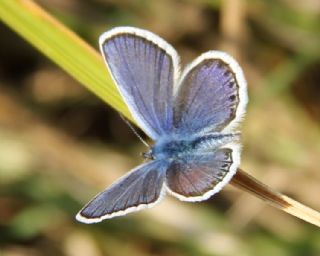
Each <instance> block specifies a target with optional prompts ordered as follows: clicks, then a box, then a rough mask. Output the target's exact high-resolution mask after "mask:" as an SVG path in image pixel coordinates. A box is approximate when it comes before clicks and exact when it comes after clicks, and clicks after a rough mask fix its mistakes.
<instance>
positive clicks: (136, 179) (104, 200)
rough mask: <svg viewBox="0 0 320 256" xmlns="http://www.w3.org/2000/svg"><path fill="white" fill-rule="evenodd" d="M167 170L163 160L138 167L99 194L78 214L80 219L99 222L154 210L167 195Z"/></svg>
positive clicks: (85, 221) (86, 221)
mask: <svg viewBox="0 0 320 256" xmlns="http://www.w3.org/2000/svg"><path fill="white" fill-rule="evenodd" d="M165 171H166V163H165V162H162V161H152V162H148V163H146V164H143V165H141V166H138V167H137V168H136V169H134V170H133V171H131V172H130V173H128V174H127V175H125V176H124V177H122V178H121V179H120V180H119V181H117V182H115V183H114V184H112V185H111V186H110V187H109V188H107V189H106V190H105V191H103V192H102V193H100V194H98V195H97V196H96V197H95V198H94V199H93V200H92V201H91V202H89V203H88V204H87V205H86V206H85V207H84V208H83V209H82V210H81V211H80V212H79V213H78V215H77V216H76V218H77V220H79V221H81V222H84V223H96V222H100V221H102V220H104V219H110V218H113V217H116V216H121V215H125V214H127V213H129V212H133V211H138V210H141V209H144V208H146V207H152V206H153V205H155V204H156V203H157V202H159V201H160V199H161V198H162V196H163V195H164V193H163V192H164V190H163V183H164V179H165Z"/></svg>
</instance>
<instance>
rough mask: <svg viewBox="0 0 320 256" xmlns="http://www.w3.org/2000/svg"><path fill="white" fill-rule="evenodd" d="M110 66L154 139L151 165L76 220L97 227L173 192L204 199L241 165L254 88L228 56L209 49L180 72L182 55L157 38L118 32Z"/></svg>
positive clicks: (107, 42)
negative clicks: (242, 125)
mask: <svg viewBox="0 0 320 256" xmlns="http://www.w3.org/2000/svg"><path fill="white" fill-rule="evenodd" d="M99 43H100V50H101V52H102V54H103V57H104V60H105V63H106V65H107V67H108V69H109V71H110V74H111V75H112V78H113V79H114V82H115V84H116V85H117V87H118V90H119V93H120V94H121V95H122V97H123V99H124V101H125V102H126V103H127V106H128V108H129V110H130V112H131V114H132V116H133V118H134V119H135V121H136V122H137V123H138V124H139V126H140V128H141V129H142V130H143V131H144V132H145V133H146V134H147V135H148V136H149V137H150V138H151V139H152V140H153V141H154V142H155V143H154V145H153V146H152V147H151V149H150V151H149V152H147V153H144V154H143V155H144V157H145V158H146V159H147V160H149V161H147V162H145V163H143V164H141V165H139V166H138V167H136V168H134V169H133V170H132V171H130V172H128V173H127V174H126V175H125V176H123V177H122V178H120V179H119V180H118V181H116V182H115V183H113V184H111V186H109V187H108V188H107V189H106V190H105V191H103V192H101V193H100V194H98V195H97V196H96V197H95V198H94V199H92V200H91V201H90V202H89V203H88V204H87V205H86V206H85V207H84V208H83V209H82V210H81V211H80V212H79V213H78V215H77V219H78V220H79V221H82V222H85V223H95V222H99V221H102V220H104V219H109V218H113V217H116V216H121V215H125V214H127V213H129V212H133V211H137V210H140V209H143V208H146V207H152V206H153V205H155V204H156V203H158V202H159V201H160V200H161V199H162V198H163V196H164V195H165V194H166V193H169V194H171V195H173V196H175V197H177V198H178V199H180V200H183V201H190V202H194V201H202V200H205V199H208V198H209V197H211V196H212V195H213V194H215V193H217V192H219V191H220V190H221V189H222V188H223V187H224V186H225V185H226V184H227V183H228V182H229V181H230V179H231V178H232V176H233V175H234V174H235V173H236V171H237V169H238V167H239V165H240V151H241V146H240V144H239V138H240V134H239V132H237V131H236V128H237V126H238V123H239V122H240V121H241V120H242V118H243V116H244V114H245V108H246V104H247V101H248V98H247V84H246V81H245V78H244V75H243V72H242V70H241V68H240V66H239V65H238V63H237V62H236V61H235V60H234V59H233V58H232V57H231V56H229V55H228V54H226V53H223V52H219V51H209V52H206V53H204V54H202V55H200V56H199V57H198V58H196V59H195V60H194V61H193V62H192V63H191V64H189V65H188V66H187V67H186V68H185V69H184V70H183V71H182V72H181V73H180V61H179V55H178V54H177V52H176V51H175V49H174V48H173V47H172V46H171V45H169V44H168V43H167V42H165V41H164V40H163V39H162V38H160V37H158V36H157V35H155V34H153V33H151V32H149V31H146V30H142V29H138V28H132V27H118V28H114V29H112V30H110V31H107V32H106V33H104V34H103V35H102V36H101V37H100V40H99Z"/></svg>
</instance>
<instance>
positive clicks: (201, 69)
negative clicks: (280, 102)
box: [174, 51, 248, 134]
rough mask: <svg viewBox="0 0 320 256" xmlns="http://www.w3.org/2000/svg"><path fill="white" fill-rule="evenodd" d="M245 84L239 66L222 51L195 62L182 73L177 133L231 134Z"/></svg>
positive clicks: (239, 115) (244, 97)
mask: <svg viewBox="0 0 320 256" xmlns="http://www.w3.org/2000/svg"><path fill="white" fill-rule="evenodd" d="M247 101H248V98H247V84H246V81H245V78H244V75H243V72H242V70H241V68H240V66H239V65H238V63H237V62H236V61H235V60H234V59H233V58H232V57H230V56H229V55H227V54H226V53H223V52H217V51H210V52H207V53H204V54H202V55H201V56H200V57H198V58H197V59H195V60H194V61H193V62H192V63H191V64H190V65H189V66H188V67H187V68H186V70H185V71H184V73H183V74H182V77H181V80H180V83H179V85H178V89H177V93H176V96H175V103H174V126H175V127H176V128H177V133H180V134H194V133H206V132H212V131H213V132H230V131H232V129H233V128H235V126H236V125H237V123H238V122H239V121H240V120H241V118H242V116H243V115H244V113H245V108H246V104H247Z"/></svg>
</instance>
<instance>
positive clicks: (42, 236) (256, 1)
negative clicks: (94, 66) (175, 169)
mask: <svg viewBox="0 0 320 256" xmlns="http://www.w3.org/2000/svg"><path fill="white" fill-rule="evenodd" d="M37 3H39V4H40V5H41V6H42V7H44V8H45V9H46V10H47V11H49V12H50V13H51V14H53V15H54V16H55V17H57V18H58V19H59V20H60V21H62V22H63V23H64V24H66V26H68V27H69V28H71V29H72V30H74V31H75V32H76V33H77V34H79V35H80V36H81V37H82V38H84V39H85V40H86V41H88V42H89V43H90V44H91V45H93V46H94V47H95V48H96V49H97V48H98V45H97V42H98V37H99V35H100V34H101V33H103V32H104V31H106V30H108V29H110V28H112V27H114V26H119V25H131V26H137V27H141V28H145V29H148V30H151V31H153V32H154V33H156V34H159V35H160V36H161V37H163V38H165V39H166V40H167V41H168V42H170V43H171V44H172V45H173V46H174V47H176V48H177V50H178V52H179V53H180V55H181V56H182V61H183V63H184V64H186V63H188V62H190V61H191V60H192V59H193V58H195V57H196V56H197V55H199V54H200V53H202V52H204V51H208V50H212V49H216V50H224V51H227V52H229V53H230V54H231V55H233V56H234V57H235V58H236V59H237V60H238V61H239V62H240V64H241V66H242V67H243V69H244V72H245V75H246V77H247V80H248V83H249V94H250V102H249V106H248V114H247V116H246V119H245V122H244V124H243V126H242V128H243V129H242V131H243V143H244V149H243V154H242V168H243V169H244V170H246V171H247V172H249V173H251V174H252V175H253V176H255V177H257V178H258V179H259V180H261V181H263V182H264V183H266V184H268V185H269V186H270V187H273V188H275V189H277V190H278V191H281V192H283V193H285V194H287V195H289V196H292V197H293V198H295V199H297V200H299V201H301V202H303V203H305V204H306V205H308V206H311V207H313V208H315V209H318V210H320V200H319V195H320V172H319V160H320V126H319V123H320V2H319V1H318V0H304V1H300V0H271V1H263V0H247V1H245V0H225V1H214V0H162V1H145V0H136V1H133V0H121V1H119V0H90V1H85V0H69V1H64V0H39V1H37ZM0 38H1V40H0V44H1V47H0V141H1V142H0V255H1V256H2V255H5V256H22V255H23V256H38V255H49V256H50V255H64V256H101V255H116V256H122V255H123V256H125V255H132V256H134V255H142V256H147V255H163V256H181V255H200V256H201V255H223V256H224V255H225V256H227V255H230V256H231V255H233V256H234V255H237V256H242V255H243V256H246V255H262V256H264V255H275V256H278V255H279V256H287V255H294V256H298V255H303V256H305V255H320V232H319V229H318V228H316V227H314V226H312V225H310V224H307V223H305V222H303V221H300V220H298V219H295V218H294V217H292V216H289V215H287V214H285V213H282V212H280V211H279V210H276V209H274V208H272V207H270V206H268V205H266V204H265V203H264V202H262V201H260V200H259V199H257V198H255V197H253V196H251V195H248V194H247V193H244V192H242V191H240V190H238V189H235V188H233V187H232V186H230V185H228V186H226V188H225V189H224V190H223V191H222V192H220V193H219V194H218V195H216V196H214V197H213V198H211V199H209V200H208V201H206V202H201V203H194V204H191V203H183V202H180V201H178V200H176V199H173V198H170V197H167V198H166V199H165V200H164V201H163V202H162V203H161V204H159V205H158V206H156V207H154V208H153V209H150V210H145V211H142V212H139V213H135V214H131V215H128V216H125V217H121V218H116V219H112V220H108V221H104V222H103V223H100V224H96V225H85V224H81V223H78V222H76V221H75V219H74V216H75V214H76V213H77V212H78V210H79V209H80V208H81V207H82V206H83V204H84V203H86V202H87V201H88V200H89V199H91V197H92V196H94V195H95V194H96V193H97V192H99V191H101V190H102V189H103V188H105V187H106V186H108V185H109V184H110V183H112V182H113V181H114V180H115V179H117V178H118V177H120V176H121V175H123V174H124V173H125V172H127V171H128V170H130V169H131V168H132V167H134V166H135V165H137V164H138V163H140V162H141V161H142V159H141V157H140V152H142V151H144V150H145V148H144V146H143V145H142V143H141V142H140V141H139V140H138V139H137V138H136V137H135V136H134V135H133V133H132V132H131V130H130V129H129V128H128V127H127V126H126V124H125V123H124V122H123V121H122V120H121V118H120V117H119V114H118V113H117V112H116V111H114V110H113V109H111V108H110V107H109V106H107V105H106V104H104V103H103V102H102V101H101V100H99V99H98V98H97V97H96V96H94V95H92V94H91V93H89V92H88V91H87V90H86V89H85V88H84V87H83V86H82V85H80V84H79V83H78V82H76V81H75V80H73V79H72V78H71V77H70V76H69V75H68V74H66V73H65V72H64V71H62V70H61V69H60V68H59V67H58V66H56V65H55V64H54V63H52V62H51V61H50V60H49V59H47V58H46V57H44V56H43V55H42V54H40V53H39V52H38V51H37V50H35V49H34V48H33V47H32V46H30V45H29V44H28V43H27V42H25V41H24V40H23V39H21V38H20V37H19V36H18V35H17V34H15V33H14V32H12V31H11V30H10V29H9V28H7V27H6V26H5V25H3V24H0Z"/></svg>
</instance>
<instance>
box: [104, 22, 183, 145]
mask: <svg viewBox="0 0 320 256" xmlns="http://www.w3.org/2000/svg"><path fill="white" fill-rule="evenodd" d="M100 49H101V52H102V54H103V56H104V59H105V62H106V64H107V66H108V68H109V70H110V72H111V74H112V76H113V78H114V80H115V82H116V84H117V86H118V88H119V90H120V93H121V94H122V96H123V98H124V100H125V102H126V103H127V105H128V107H129V109H130V111H131V113H132V115H133V117H134V118H135V120H136V121H137V122H138V124H139V126H140V127H141V128H142V129H143V130H144V131H145V132H146V134H147V135H149V136H150V137H151V138H153V139H157V138H158V137H159V136H161V135H163V134H167V133H168V132H169V131H171V129H172V125H173V84H174V80H176V79H177V78H178V75H179V74H178V73H179V57H178V54H177V53H176V51H175V50H174V48H173V47H172V46H171V45H169V44H168V43H167V42H165V41H164V40H163V39H161V38H160V37H158V36H157V35H155V34H153V33H151V32H149V31H145V30H142V29H137V28H132V27H118V28H115V29H112V30H110V31H109V32H106V33H104V34H103V35H102V36H101V37H100Z"/></svg>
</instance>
